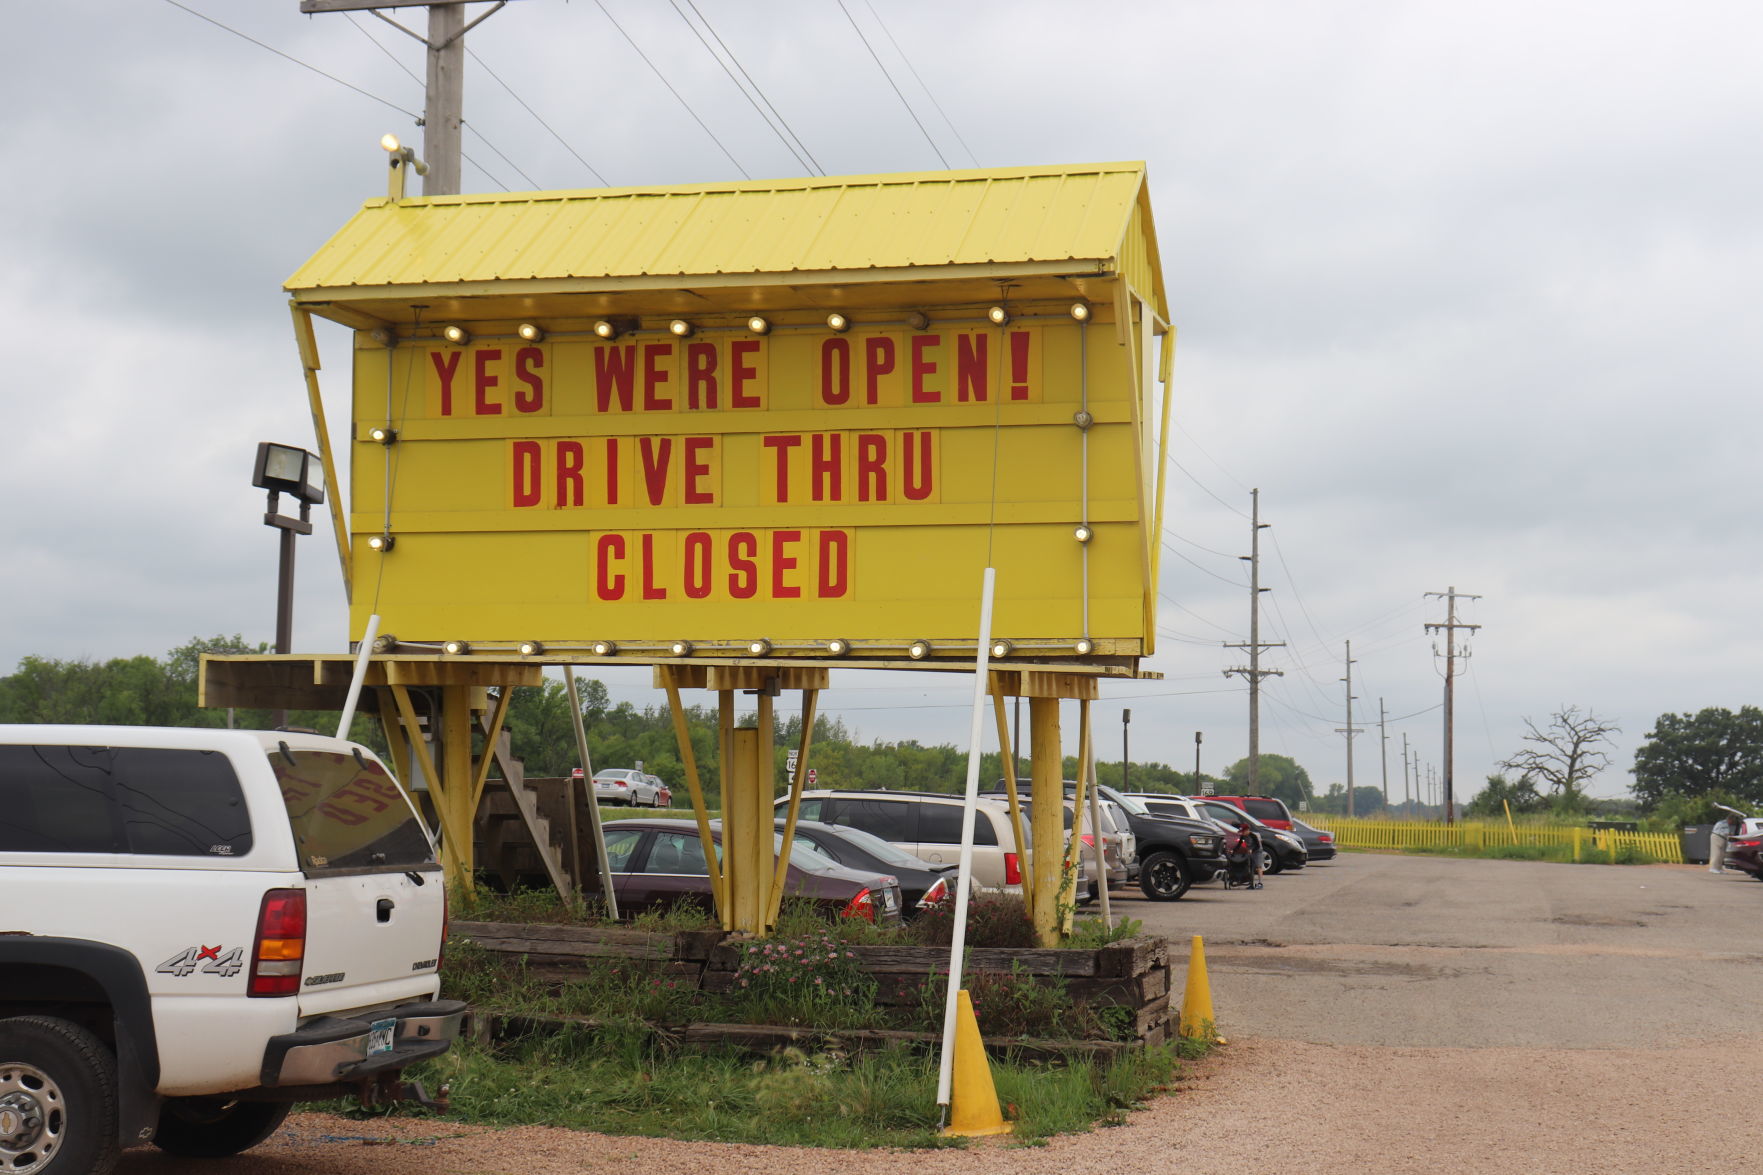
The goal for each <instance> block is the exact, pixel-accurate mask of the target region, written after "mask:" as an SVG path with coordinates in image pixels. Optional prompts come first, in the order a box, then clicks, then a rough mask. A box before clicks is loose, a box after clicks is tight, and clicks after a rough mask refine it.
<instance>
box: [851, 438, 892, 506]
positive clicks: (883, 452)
mask: <svg viewBox="0 0 1763 1175" xmlns="http://www.w3.org/2000/svg"><path fill="white" fill-rule="evenodd" d="M857 500H858V501H859V502H885V501H887V500H888V437H887V434H886V433H879V432H860V433H858V434H857Z"/></svg>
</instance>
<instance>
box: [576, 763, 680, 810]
mask: <svg viewBox="0 0 1763 1175" xmlns="http://www.w3.org/2000/svg"><path fill="white" fill-rule="evenodd" d="M569 777H570V778H571V779H573V780H576V781H577V782H580V780H581V777H582V769H581V768H580V767H577V768H576V769H575V770H574V771H571V772H570V773H569ZM664 786H665V785H664V784H663V783H662V782H661V780H659V779H657V778H656V777H655V776H653V775H649V774H647V773H645V772H642V771H636V770H633V769H630V768H625V767H611V768H608V769H606V770H604V771H596V772H594V802H595V803H599V804H624V805H625V806H627V807H631V808H659V807H661V806H662V804H661V789H662V788H663V787H664Z"/></svg>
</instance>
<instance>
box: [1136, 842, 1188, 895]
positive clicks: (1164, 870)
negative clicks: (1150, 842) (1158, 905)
mask: <svg viewBox="0 0 1763 1175" xmlns="http://www.w3.org/2000/svg"><path fill="white" fill-rule="evenodd" d="M1139 888H1140V889H1141V890H1143V891H1144V893H1145V896H1146V897H1148V898H1150V899H1151V900H1152V901H1153V902H1173V901H1175V900H1176V899H1178V898H1180V897H1181V896H1182V895H1183V894H1185V893H1187V892H1188V871H1187V869H1186V868H1184V866H1183V862H1182V859H1181V857H1179V856H1178V855H1176V854H1175V853H1172V852H1170V851H1169V850H1168V849H1162V850H1159V851H1158V852H1155V853H1152V854H1151V855H1150V856H1149V857H1146V858H1145V862H1144V864H1143V865H1142V866H1141V867H1140V868H1139Z"/></svg>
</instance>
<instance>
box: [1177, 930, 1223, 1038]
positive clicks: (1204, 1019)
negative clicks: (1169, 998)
mask: <svg viewBox="0 0 1763 1175" xmlns="http://www.w3.org/2000/svg"><path fill="white" fill-rule="evenodd" d="M1193 944H1194V945H1193V948H1192V949H1191V950H1190V951H1189V952H1188V986H1187V990H1186V991H1185V992H1184V993H1183V994H1182V999H1181V1034H1182V1035H1183V1036H1188V1037H1196V1036H1206V1035H1207V1034H1211V1035H1212V1036H1213V1037H1214V1038H1215V1039H1216V1040H1217V1041H1218V1043H1219V1044H1223V1043H1224V1038H1223V1037H1222V1036H1219V1035H1218V1030H1217V1019H1216V1018H1215V1017H1214V1016H1213V1014H1212V984H1211V982H1210V981H1209V980H1208V979H1207V978H1206V944H1205V943H1203V942H1201V941H1200V936H1199V935H1197V934H1196V935H1194V939H1193Z"/></svg>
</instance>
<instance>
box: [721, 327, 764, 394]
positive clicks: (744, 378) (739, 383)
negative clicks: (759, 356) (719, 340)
mask: <svg viewBox="0 0 1763 1175" xmlns="http://www.w3.org/2000/svg"><path fill="white" fill-rule="evenodd" d="M758 349H759V340H758V339H737V340H735V341H734V342H732V343H730V344H729V345H728V369H729V370H728V398H729V407H730V408H757V407H759V397H758V396H753V395H748V394H747V393H746V392H744V391H742V390H741V389H742V388H744V387H745V386H746V385H747V384H748V383H750V382H752V379H753V377H754V376H756V375H758V374H759V372H758V370H757V369H756V368H753V367H749V366H748V365H747V364H746V363H744V362H742V361H743V360H744V359H746V358H747V356H749V355H751V354H752V353H753V352H755V351H757V350H758Z"/></svg>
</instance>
